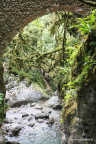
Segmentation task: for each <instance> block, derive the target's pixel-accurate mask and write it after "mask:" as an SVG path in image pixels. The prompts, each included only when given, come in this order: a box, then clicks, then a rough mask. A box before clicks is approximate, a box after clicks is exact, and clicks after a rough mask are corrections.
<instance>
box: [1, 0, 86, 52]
mask: <svg viewBox="0 0 96 144" xmlns="http://www.w3.org/2000/svg"><path fill="white" fill-rule="evenodd" d="M57 10H65V11H71V12H75V13H81V14H85V13H86V12H88V10H89V7H88V6H87V5H86V4H84V3H82V2H80V1H79V0H70V1H69V0H2V1H1V2H0V55H2V54H3V52H4V48H5V47H6V45H7V43H8V42H10V41H11V39H12V38H13V37H14V36H15V35H16V33H17V32H18V31H19V30H20V28H23V27H24V26H25V25H26V24H28V23H29V22H31V21H32V20H34V19H36V18H37V17H39V16H42V15H45V14H47V13H50V12H53V11H57Z"/></svg>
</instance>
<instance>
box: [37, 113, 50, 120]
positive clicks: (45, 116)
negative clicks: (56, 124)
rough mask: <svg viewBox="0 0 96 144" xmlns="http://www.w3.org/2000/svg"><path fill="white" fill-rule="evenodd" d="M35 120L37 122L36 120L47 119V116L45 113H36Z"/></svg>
mask: <svg viewBox="0 0 96 144" xmlns="http://www.w3.org/2000/svg"><path fill="white" fill-rule="evenodd" d="M35 119H36V120H38V119H49V114H47V113H38V114H37V115H36V116H35Z"/></svg>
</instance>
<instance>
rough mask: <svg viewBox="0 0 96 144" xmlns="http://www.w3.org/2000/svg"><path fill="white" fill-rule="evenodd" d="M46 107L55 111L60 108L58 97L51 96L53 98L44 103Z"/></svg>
mask: <svg viewBox="0 0 96 144" xmlns="http://www.w3.org/2000/svg"><path fill="white" fill-rule="evenodd" d="M46 105H47V106H48V107H52V108H53V109H56V110H58V109H61V108H62V106H61V103H60V100H59V98H58V96H53V97H51V98H50V99H49V100H48V101H47V102H46Z"/></svg>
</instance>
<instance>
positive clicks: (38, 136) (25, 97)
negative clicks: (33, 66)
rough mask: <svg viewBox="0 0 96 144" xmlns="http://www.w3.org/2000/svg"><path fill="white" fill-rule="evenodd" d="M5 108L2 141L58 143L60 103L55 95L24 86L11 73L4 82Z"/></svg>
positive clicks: (24, 83) (26, 143) (59, 135)
mask: <svg viewBox="0 0 96 144" xmlns="http://www.w3.org/2000/svg"><path fill="white" fill-rule="evenodd" d="M6 88H7V93H6V101H7V103H8V105H9V108H8V110H7V112H6V119H5V121H4V123H3V125H2V131H3V134H4V138H5V144H62V132H61V130H60V113H61V105H60V100H59V99H58V96H57V95H53V96H49V95H46V94H44V93H43V92H42V90H41V89H36V88H35V87H33V86H32V85H31V86H29V87H28V86H26V81H23V82H19V83H17V81H16V80H15V79H14V78H13V77H11V78H10V80H9V82H8V84H7V85H6Z"/></svg>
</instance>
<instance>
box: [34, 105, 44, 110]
mask: <svg viewBox="0 0 96 144" xmlns="http://www.w3.org/2000/svg"><path fill="white" fill-rule="evenodd" d="M35 108H36V109H40V110H42V109H43V107H42V106H40V105H36V106H35Z"/></svg>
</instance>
